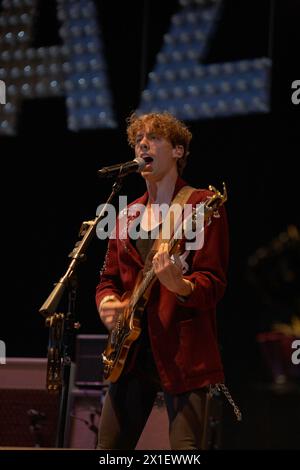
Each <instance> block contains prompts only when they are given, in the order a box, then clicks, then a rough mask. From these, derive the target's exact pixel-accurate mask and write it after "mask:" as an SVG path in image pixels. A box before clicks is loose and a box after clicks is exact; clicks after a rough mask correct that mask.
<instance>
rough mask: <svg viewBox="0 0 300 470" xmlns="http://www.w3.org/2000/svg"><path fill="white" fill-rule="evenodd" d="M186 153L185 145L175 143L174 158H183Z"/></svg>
mask: <svg viewBox="0 0 300 470" xmlns="http://www.w3.org/2000/svg"><path fill="white" fill-rule="evenodd" d="M183 154H184V148H183V145H175V147H174V149H173V155H174V158H182V157H183Z"/></svg>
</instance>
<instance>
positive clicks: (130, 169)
mask: <svg viewBox="0 0 300 470" xmlns="http://www.w3.org/2000/svg"><path fill="white" fill-rule="evenodd" d="M145 166H146V161H145V160H144V159H143V158H140V157H137V158H135V159H134V160H132V161H130V162H125V163H118V164H117V165H111V166H105V167H103V168H101V170H98V172H97V173H98V176H99V177H100V178H103V177H108V178H109V177H112V176H125V175H128V174H129V173H134V172H135V171H142V170H143V168H144V167H145Z"/></svg>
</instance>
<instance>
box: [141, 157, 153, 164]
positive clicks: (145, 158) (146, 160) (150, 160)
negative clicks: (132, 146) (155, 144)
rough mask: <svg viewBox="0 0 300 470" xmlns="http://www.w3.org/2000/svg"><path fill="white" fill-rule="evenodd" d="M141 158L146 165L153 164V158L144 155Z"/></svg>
mask: <svg viewBox="0 0 300 470" xmlns="http://www.w3.org/2000/svg"><path fill="white" fill-rule="evenodd" d="M142 158H143V159H144V160H145V162H146V163H147V164H148V163H151V162H153V158H152V157H149V156H148V155H145V156H143V157H142Z"/></svg>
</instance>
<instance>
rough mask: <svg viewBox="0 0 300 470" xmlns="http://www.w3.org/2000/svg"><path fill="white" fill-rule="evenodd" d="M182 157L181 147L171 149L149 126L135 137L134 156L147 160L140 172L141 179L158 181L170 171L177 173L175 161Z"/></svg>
mask: <svg viewBox="0 0 300 470" xmlns="http://www.w3.org/2000/svg"><path fill="white" fill-rule="evenodd" d="M182 155H183V147H182V146H181V145H176V146H175V147H173V146H172V144H171V142H170V141H169V140H167V139H166V138H165V137H161V136H160V135H158V134H156V133H155V132H154V131H153V130H152V129H151V126H145V128H143V129H142V130H140V131H139V132H138V133H137V135H136V143H135V156H136V157H141V158H144V159H146V160H147V161H148V160H149V163H147V165H146V166H145V168H144V169H143V171H142V172H141V174H142V176H143V178H145V179H148V180H149V181H150V180H151V181H159V180H160V179H162V178H163V176H165V175H166V174H167V173H169V172H170V171H172V170H176V171H177V164H176V161H177V159H178V158H180V157H181V156H182ZM151 159H152V160H151Z"/></svg>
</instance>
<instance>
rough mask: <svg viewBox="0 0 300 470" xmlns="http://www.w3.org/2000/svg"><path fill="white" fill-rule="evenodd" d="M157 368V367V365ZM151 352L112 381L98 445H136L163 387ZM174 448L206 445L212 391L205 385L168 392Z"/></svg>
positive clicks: (125, 446) (131, 447)
mask: <svg viewBox="0 0 300 470" xmlns="http://www.w3.org/2000/svg"><path fill="white" fill-rule="evenodd" d="M153 368H154V369H153ZM155 369H156V368H155V365H154V361H153V358H152V354H151V352H149V351H148V353H147V357H145V355H144V356H143V360H142V361H139V365H138V366H137V368H136V370H135V371H134V372H133V373H130V374H127V375H124V376H123V377H121V378H120V379H119V380H118V382H116V383H114V384H111V385H110V387H109V390H108V392H107V394H106V397H105V399H104V405H103V409H102V413H101V418H100V424H99V436H98V445H97V449H103V450H104V449H106V450H111V449H121V450H125V449H134V448H135V446H136V444H137V442H138V440H139V438H140V435H141V433H142V431H143V429H144V426H145V424H146V422H147V419H148V417H149V415H150V413H151V410H152V407H153V405H154V401H155V398H156V395H157V392H158V391H160V390H161V386H160V383H159V380H158V374H157V372H156V370H155ZM164 397H165V403H166V407H167V413H168V418H169V438H170V446H171V449H173V450H183V449H204V448H205V437H206V436H205V435H206V425H207V416H208V407H209V393H208V389H207V388H206V387H205V388H203V389H197V390H192V391H189V392H185V393H181V394H178V395H170V394H169V393H166V392H164Z"/></svg>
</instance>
